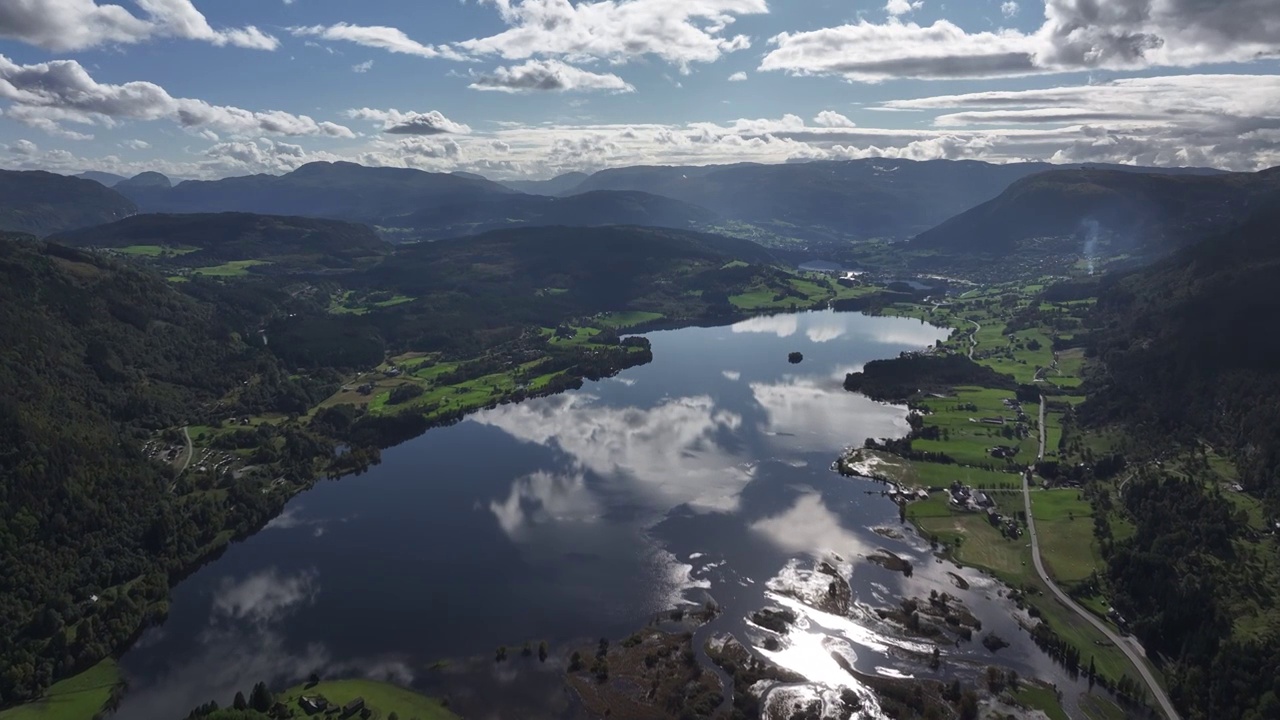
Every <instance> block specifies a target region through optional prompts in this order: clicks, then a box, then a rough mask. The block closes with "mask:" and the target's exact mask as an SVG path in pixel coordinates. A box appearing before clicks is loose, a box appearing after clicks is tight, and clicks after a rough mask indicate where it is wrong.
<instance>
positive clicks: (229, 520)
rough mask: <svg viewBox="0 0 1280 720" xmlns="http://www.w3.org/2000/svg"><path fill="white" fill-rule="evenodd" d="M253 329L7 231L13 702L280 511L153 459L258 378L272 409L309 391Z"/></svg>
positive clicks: (160, 286) (2, 437) (0, 687)
mask: <svg viewBox="0 0 1280 720" xmlns="http://www.w3.org/2000/svg"><path fill="white" fill-rule="evenodd" d="M244 330H245V328H239V327H235V326H233V325H231V324H229V323H228V321H227V319H226V318H225V317H224V314H223V313H221V312H220V311H219V310H218V306H217V304H216V303H214V302H201V301H197V300H195V299H193V298H191V297H189V296H186V295H183V294H181V293H179V292H177V291H175V290H174V289H172V288H171V287H170V286H169V285H168V284H167V283H166V282H165V281H164V280H163V279H162V278H160V277H158V276H155V275H152V274H150V273H147V272H143V271H139V270H136V269H132V268H130V267H127V266H123V265H120V264H118V263H116V262H114V261H111V260H109V259H105V258H103V257H101V256H96V255H92V254H89V253H85V252H83V251H80V250H73V249H69V248H65V247H60V246H57V245H52V244H45V243H40V242H37V241H35V240H33V239H30V238H28V239H25V240H24V239H21V238H14V237H7V238H4V239H0V336H3V337H4V338H5V342H4V344H3V346H2V347H0V384H2V385H3V387H4V388H5V390H6V391H5V394H4V397H2V398H0V665H3V666H4V667H5V668H6V670H5V671H4V672H2V673H0V704H7V703H8V702H11V701H15V700H19V699H22V698H27V697H30V696H31V695H32V694H33V693H34V692H37V691H39V689H40V688H41V687H43V686H45V685H47V684H48V682H49V680H50V679H51V678H52V677H53V676H54V675H55V674H57V675H64V674H66V673H68V672H71V671H73V670H75V669H79V668H82V667H84V666H86V665H88V664H91V663H92V662H95V661H96V660H98V659H100V658H101V657H103V656H104V655H105V654H106V653H107V652H109V651H111V650H112V649H114V648H115V647H117V646H118V645H119V644H120V643H122V642H123V641H124V640H125V639H126V638H128V637H130V636H131V635H132V634H133V633H134V632H136V630H137V629H138V626H139V623H140V622H142V621H143V619H144V618H146V617H148V616H152V615H154V614H156V613H162V612H163V607H164V598H165V597H166V593H167V588H168V585H169V582H170V580H171V578H172V577H173V575H174V574H175V573H178V572H180V571H181V570H182V569H183V568H185V567H187V566H189V565H190V564H191V563H192V562H194V561H195V560H196V559H198V558H199V557H200V556H201V555H203V554H204V553H207V552H208V551H209V550H210V549H212V548H214V547H216V546H217V544H218V543H217V539H218V537H220V536H221V534H222V533H224V532H225V533H228V534H230V533H232V532H236V531H238V530H241V529H249V528H251V527H253V526H255V523H258V522H260V521H262V520H263V519H264V518H265V517H267V516H268V514H269V512H270V511H271V509H272V507H273V504H274V502H275V500H274V499H273V498H271V497H269V496H266V495H263V494H262V493H261V492H259V490H258V488H256V487H254V488H249V487H248V486H246V485H243V484H240V483H233V484H231V485H229V486H225V487H223V488H221V489H220V490H219V491H217V492H214V493H210V492H205V491H201V490H198V489H196V488H188V489H187V491H182V490H179V489H178V488H176V487H175V485H174V478H173V475H172V471H171V470H169V469H167V468H166V467H162V466H161V465H160V464H158V463H155V462H152V461H150V460H148V459H147V457H146V456H145V455H144V454H143V452H142V447H143V444H144V441H145V440H146V439H147V438H149V437H150V436H151V435H152V434H153V433H154V432H155V431H158V430H161V429H163V428H171V427H174V426H181V425H184V424H186V423H187V422H190V421H191V420H192V419H193V418H194V417H196V416H198V415H200V414H202V413H204V412H208V409H209V406H210V404H211V403H213V402H216V401H217V400H218V399H219V398H222V397H223V396H224V395H225V394H226V393H227V392H228V391H229V390H230V389H231V388H233V387H236V386H239V385H240V384H241V383H243V382H244V381H245V380H248V379H249V378H251V377H252V378H256V379H257V385H256V386H255V391H254V393H245V396H244V399H245V402H247V403H250V404H251V405H254V406H256V409H255V411H262V410H265V409H268V408H271V409H279V408H280V407H281V405H280V403H279V402H278V401H279V400H280V399H282V398H286V397H288V396H290V395H297V394H301V395H302V396H303V397H304V398H306V396H307V393H306V391H305V389H303V388H301V387H300V386H298V383H296V382H295V381H294V380H291V379H290V378H289V376H288V374H286V373H282V372H280V364H279V363H278V361H277V360H276V359H275V358H274V357H273V356H272V355H271V354H270V353H269V352H267V351H265V350H263V349H261V347H260V346H258V347H255V346H254V344H252V343H246V342H245V341H244V340H243V339H242V338H244V337H245V336H246V335H245V334H244ZM322 396H323V395H321V397H322ZM307 402H308V401H307V400H305V399H304V401H303V404H302V406H303V407H305V406H306V404H307ZM234 409H235V408H227V409H224V410H223V411H222V412H228V411H233V410H234ZM288 436H289V433H288V432H285V433H284V434H283V435H282V437H288ZM289 445H290V443H289V442H286V444H285V446H286V449H287V448H288V447H289ZM299 450H301V446H300V445H299ZM312 454H313V452H312V451H307V453H306V454H305V456H304V453H300V454H299V456H298V462H299V463H300V464H301V466H302V467H304V468H309V467H310V463H311V462H312ZM222 537H223V541H225V537H226V536H222Z"/></svg>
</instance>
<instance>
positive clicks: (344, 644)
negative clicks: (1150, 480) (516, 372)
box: [116, 312, 1057, 720]
mask: <svg viewBox="0 0 1280 720" xmlns="http://www.w3.org/2000/svg"><path fill="white" fill-rule="evenodd" d="M945 335H946V331H944V330H941V329H938V328H934V327H931V326H928V325H923V324H921V323H920V322H918V321H915V320H907V319H899V318H872V317H866V316H862V315H857V314H837V313H833V312H811V313H803V314H797V315H782V316H773V317H762V318H756V319H753V320H749V321H746V322H742V323H739V324H737V325H734V326H732V327H720V328H689V329H683V330H675V331H666V332H655V333H652V334H650V335H649V337H650V339H651V340H652V342H653V352H654V358H655V359H654V362H653V363H651V364H649V365H647V366H644V367H639V368H634V369H631V370H628V371H626V372H624V373H622V374H621V375H620V376H618V377H616V378H613V379H610V380H606V381H602V382H599V383H591V384H588V385H587V386H585V387H584V388H583V389H581V390H579V391H576V392H570V393H565V394H562V395H558V396H555V397H551V398H543V399H538V400H532V401H529V402H525V403H522V404H519V405H507V406H503V407H500V408H498V409H496V410H491V411H486V412H482V413H478V414H476V415H473V416H471V417H470V418H468V419H467V420H466V421H464V422H462V423H460V424H458V425H456V426H453V427H449V428H443V429H438V430H432V431H430V432H428V433H427V434H426V435H424V436H422V437H420V438H418V439H416V440H413V441H411V442H408V443H405V444H403V445H401V446H399V447H397V448H394V449H391V450H388V451H386V452H384V453H383V462H382V464H381V465H380V466H378V467H376V468H374V469H372V470H371V471H370V472H368V473H367V474H365V475H363V476H360V477H349V478H344V479H342V480H340V481H336V482H322V483H320V484H319V485H317V486H316V487H315V488H314V489H312V490H310V491H309V492H306V493H304V494H302V495H300V496H299V497H297V498H295V499H294V500H293V501H292V502H290V504H289V505H288V507H287V508H286V510H285V512H284V514H283V515H281V516H280V517H279V518H277V519H276V520H275V521H274V522H272V523H271V525H270V526H268V528H267V529H265V530H263V531H262V532H260V533H258V534H257V535H255V536H254V537H252V538H250V539H248V540H247V541H245V542H242V543H238V544H236V545H234V546H232V547H231V548H229V549H228V551H227V552H226V553H225V554H224V555H223V556H222V557H221V558H220V559H218V560H217V561H216V562H214V563H211V564H210V565H208V566H206V567H205V568H203V569H202V570H200V571H199V572H197V573H196V574H194V575H193V576H192V577H190V578H189V579H188V580H186V581H185V582H183V583H182V584H181V585H179V586H178V588H177V589H176V590H175V591H174V595H173V602H172V610H171V614H170V616H169V619H168V621H167V622H166V623H165V624H164V625H163V626H162V627H158V628H153V629H151V630H149V631H148V632H147V633H146V634H145V635H144V636H143V638H142V640H141V641H140V642H139V643H138V645H137V646H136V647H135V648H134V649H132V650H131V651H130V652H129V653H127V654H126V655H125V656H124V658H123V660H122V666H123V668H124V670H125V672H126V674H127V676H128V678H129V683H130V690H129V693H128V695H127V697H126V699H125V702H124V704H123V706H122V707H121V709H120V711H119V712H118V714H117V715H116V717H118V718H122V719H123V720H134V719H140V718H146V719H151V718H180V717H183V716H185V715H186V713H187V711H189V710H190V709H191V708H193V707H195V706H196V705H199V704H200V703H202V702H205V701H207V700H210V699H216V700H218V702H219V703H221V704H223V705H225V704H227V703H229V701H230V699H231V696H232V695H233V694H234V693H235V691H236V690H245V691H247V690H248V689H249V688H250V687H251V686H252V685H253V683H255V682H257V681H260V680H265V681H267V682H268V683H269V684H271V685H272V686H274V687H283V686H286V685H289V684H292V683H295V682H297V681H299V680H300V679H302V678H305V677H306V676H307V674H309V673H310V672H312V671H318V672H320V674H321V675H325V676H338V675H358V676H370V677H376V678H381V679H390V680H393V681H396V682H399V683H403V684H407V685H411V686H414V687H419V688H424V689H430V690H439V689H441V686H442V685H443V686H450V687H448V688H447V689H450V690H451V691H452V692H455V693H456V694H457V697H458V698H460V703H459V704H457V705H456V706H457V707H458V708H459V709H460V710H464V711H469V712H468V714H469V715H471V716H473V717H479V716H482V715H484V716H501V715H504V714H508V713H504V712H502V710H501V709H500V708H502V707H504V705H503V703H504V702H505V703H515V704H516V705H518V706H525V705H528V704H531V703H534V702H538V701H540V700H538V699H537V698H540V697H541V696H540V695H539V693H540V692H543V691H544V690H545V691H546V693H547V696H546V697H545V698H543V699H545V700H546V701H547V703H548V706H556V707H557V708H558V709H557V710H556V711H555V712H554V713H552V714H563V712H567V711H566V710H565V703H566V702H568V701H567V700H565V699H564V698H563V697H555V696H554V691H553V690H546V689H547V688H553V687H554V686H555V684H554V683H546V682H543V683H541V684H539V683H537V682H534V683H531V684H528V683H526V685H522V684H521V683H520V682H518V681H517V680H516V678H515V675H516V674H517V673H516V672H515V671H514V670H510V669H504V668H498V669H495V666H494V664H493V663H492V661H491V660H489V661H487V662H483V661H482V662H477V663H474V667H475V668H478V669H477V670H475V671H474V672H471V673H470V674H468V672H467V671H466V668H467V667H468V666H467V665H466V664H465V663H464V664H461V665H459V664H455V665H454V668H455V669H454V670H453V671H452V672H453V674H452V675H450V674H448V673H445V674H443V675H442V673H440V672H438V671H434V670H432V669H431V666H432V665H433V664H435V663H436V662H437V661H440V660H442V659H446V658H461V657H473V656H486V657H489V658H491V657H492V653H493V651H494V648H496V647H497V646H499V645H507V646H512V647H519V646H520V645H521V644H522V643H524V642H525V641H527V640H532V641H533V642H534V644H535V646H536V643H537V641H538V640H541V639H546V640H547V641H548V642H550V643H551V645H552V648H553V652H563V651H564V648H565V646H566V644H567V643H569V642H570V641H573V640H576V639H581V638H592V637H601V636H605V637H611V638H616V637H622V636H625V635H627V634H629V633H630V632H632V631H633V630H634V629H636V628H637V627H638V626H641V625H643V624H644V623H645V622H646V621H647V620H648V618H649V617H651V616H652V614H653V613H655V612H659V611H661V610H663V609H665V608H669V607H672V606H673V605H676V604H679V603H682V602H689V601H692V602H697V603H701V602H702V601H703V600H705V599H706V597H707V596H708V594H709V595H710V596H711V597H714V598H715V599H716V601H718V602H719V603H721V604H722V606H723V607H724V608H725V613H724V616H723V617H722V618H721V619H720V620H718V621H716V623H715V624H713V628H712V629H715V630H718V631H733V632H735V633H738V635H739V637H742V638H743V639H744V641H746V640H747V638H746V637H744V632H743V631H744V630H746V628H745V627H744V623H743V618H744V617H745V616H746V615H747V614H748V613H750V612H751V611H753V610H756V609H759V608H760V607H761V606H762V605H764V604H769V603H770V601H771V599H770V598H768V597H766V584H768V583H769V582H770V581H771V580H772V581H773V582H774V584H775V586H777V585H778V584H779V583H784V584H785V583H788V582H797V578H796V577H795V575H796V572H795V571H797V570H803V568H804V567H811V565H812V563H811V562H810V561H809V558H812V557H813V556H814V555H815V554H821V553H835V554H838V555H839V556H840V557H841V558H843V559H844V560H845V561H846V563H847V566H848V567H847V570H848V574H849V575H851V584H852V587H853V590H854V594H855V599H856V600H857V601H859V602H861V603H866V604H870V605H875V606H881V605H893V604H896V602H897V599H898V598H899V597H900V596H901V594H902V593H903V592H906V593H908V594H914V595H920V594H923V595H927V594H928V591H929V589H934V588H936V589H939V591H940V592H941V591H943V590H947V591H950V592H952V593H953V594H957V595H960V596H961V597H962V599H964V600H965V602H967V603H968V604H969V606H970V608H971V609H972V610H973V611H974V613H975V614H976V615H978V617H980V618H981V619H982V621H983V623H984V626H985V627H986V628H998V629H999V632H1000V633H1001V634H1002V635H1003V636H1004V637H1005V638H1006V639H1009V640H1014V641H1015V642H1014V646H1013V647H1011V648H1008V649H1006V650H1004V651H1002V653H1001V658H1000V660H1001V662H1002V664H1006V665H1011V666H1014V667H1017V668H1018V669H1019V670H1020V671H1021V672H1023V674H1024V675H1034V674H1039V675H1042V676H1053V674H1054V673H1055V672H1057V671H1056V670H1055V669H1054V668H1053V667H1052V666H1051V665H1050V664H1049V663H1048V661H1047V660H1046V659H1045V658H1044V657H1043V656H1042V655H1041V654H1040V653H1039V652H1038V651H1036V650H1035V649H1034V648H1033V647H1032V646H1031V644H1030V642H1029V641H1027V640H1026V636H1025V633H1019V631H1018V629H1017V628H1016V627H1015V626H1013V623H1012V621H1011V620H1010V617H1009V615H1010V613H1009V609H1008V607H1007V603H1005V601H1003V600H1002V599H1000V598H999V597H997V593H996V590H995V588H994V586H992V584H991V583H990V582H989V581H986V580H984V579H983V578H981V576H978V575H976V574H975V573H971V572H967V571H966V572H964V573H963V574H964V576H965V577H966V578H968V579H969V580H970V581H971V582H972V583H973V587H972V589H971V590H970V591H966V592H960V591H957V590H956V588H955V587H954V586H953V585H952V584H951V582H950V580H949V579H948V577H947V576H946V573H945V571H946V570H951V571H956V569H955V568H954V567H951V566H948V567H946V568H944V567H942V566H941V565H938V564H936V563H934V561H933V560H932V559H931V558H930V557H929V554H928V548H927V546H925V545H924V544H923V543H921V542H920V541H919V540H918V539H915V538H913V537H912V536H911V534H910V533H907V537H906V539H903V540H893V539H889V538H885V537H882V536H881V535H879V534H876V533H875V532H873V531H872V528H874V527H877V526H880V527H898V521H897V511H896V508H895V507H894V506H893V504H892V503H890V502H888V501H887V500H885V499H883V498H882V497H881V496H880V490H881V489H882V488H881V486H879V485H877V484H874V483H871V482H868V481H862V480H856V479H848V478H842V477H839V476H838V475H836V474H835V473H833V472H832V471H831V470H830V464H831V462H832V460H833V459H834V458H835V457H836V455H837V453H838V452H839V451H840V449H842V448H843V447H845V446H847V445H850V444H860V443H861V442H862V440H864V439H865V438H867V437H883V436H890V435H893V436H896V435H901V434H903V433H905V432H906V430H907V425H906V421H905V411H904V410H903V409H902V408H896V407H890V406H885V405H881V404H878V403H874V402H871V401H870V400H868V399H866V398H865V397H862V396H860V395H854V394H851V393H847V392H845V391H844V390H843V389H842V387H841V382H842V381H843V378H844V375H845V374H846V373H847V372H850V371H852V370H854V369H857V368H858V367H860V366H861V365H862V364H863V363H865V362H867V361H870V360H873V359H877V358H885V357H893V356H895V355H897V354H898V353H899V352H901V351H903V350H910V349H919V348H922V347H924V346H926V345H930V344H932V343H933V342H934V341H935V340H937V339H940V338H943V337H945ZM795 350H798V351H800V352H802V353H804V361H803V362H802V363H801V364H799V365H791V364H789V363H788V362H787V354H788V353H789V352H791V351H795ZM882 547H883V548H889V549H891V550H892V551H893V552H895V553H898V554H899V555H902V556H904V557H910V558H912V559H913V560H914V561H915V563H916V566H917V572H916V573H915V574H914V576H913V577H912V578H910V579H905V578H903V577H902V575H900V574H896V573H892V572H889V571H888V570H885V569H883V568H880V567H878V566H875V565H873V564H871V563H868V562H865V561H863V560H861V558H860V556H862V555H865V554H866V553H868V552H872V551H874V550H875V549H876V548H882ZM797 559H798V563H799V564H797ZM806 564H807V565H806ZM841 623H845V624H847V625H848V626H847V627H846V626H845V625H842V624H841ZM828 625H839V627H825V626H828ZM809 626H810V629H811V630H813V631H814V633H815V640H814V642H819V640H821V638H820V637H818V636H822V637H825V638H826V639H827V640H830V639H831V638H832V637H835V638H836V639H837V641H838V642H840V643H844V644H846V645H847V646H848V647H849V648H850V649H851V652H850V654H851V655H855V656H856V657H857V666H858V668H859V670H862V671H865V672H881V673H888V674H893V673H903V674H916V675H919V674H920V668H919V666H918V664H917V665H914V666H908V665H906V664H903V662H902V661H901V660H897V659H895V658H894V656H893V653H890V652H886V651H885V649H884V647H883V646H884V645H885V643H884V642H883V641H882V640H883V638H882V637H881V633H882V631H883V630H884V629H883V628H877V623H876V622H874V620H873V619H872V618H867V619H866V620H865V622H855V621H851V620H843V621H839V622H837V621H833V620H832V619H831V618H821V617H814V618H810V619H809ZM824 627H825V630H824V631H823V632H819V631H820V630H823V628H824ZM798 637H803V636H802V635H798ZM983 652H985V651H984V650H983V649H982V647H981V646H980V645H979V644H978V643H976V642H975V643H970V644H968V645H966V646H965V647H964V648H963V649H958V650H956V651H955V653H956V655H957V658H958V659H960V660H963V659H964V657H965V656H966V655H971V656H973V657H974V658H975V662H977V661H980V660H981V658H980V656H981V654H982V653H983ZM824 656H827V657H826V660H825V661H824V660H823V657H824ZM777 659H778V660H779V661H780V662H783V663H784V664H788V665H789V666H792V667H796V668H798V669H801V670H802V671H804V673H805V674H806V675H807V676H809V677H810V679H812V680H815V681H818V682H821V681H822V679H823V677H821V676H823V675H824V674H825V673H828V672H830V667H829V666H828V665H829V663H830V657H829V653H824V652H821V651H820V648H819V651H817V652H814V653H811V654H810V655H809V656H804V653H803V648H802V647H797V648H796V649H794V650H793V652H792V654H791V655H790V656H787V657H780V658H777ZM535 664H536V663H535ZM508 665H511V664H508ZM552 666H553V663H551V662H548V663H547V666H546V667H545V668H540V669H541V670H543V672H541V673H532V674H534V675H541V676H544V679H545V676H550V675H551V674H552V673H550V672H548V671H547V670H549V668H550V667H552ZM810 666H811V667H810ZM554 667H559V665H558V664H556V665H554ZM503 673H507V675H504V674H503ZM525 674H526V675H529V674H530V673H525ZM468 683H469V684H470V685H471V686H472V687H471V688H470V689H467V688H462V687H459V685H460V684H468ZM479 686H484V689H482V690H476V689H475V688H476V687H479ZM489 686H491V687H489ZM504 693H505V694H506V699H503V698H504ZM468 698H469V699H468ZM468 703H469V704H468ZM507 707H510V705H507ZM495 708H497V709H495ZM548 712H550V711H548ZM522 714H523V715H524V716H527V717H533V716H535V715H536V714H537V713H535V712H533V711H532V710H530V711H529V712H528V713H522ZM508 715H509V714H508Z"/></svg>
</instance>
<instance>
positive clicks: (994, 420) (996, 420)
mask: <svg viewBox="0 0 1280 720" xmlns="http://www.w3.org/2000/svg"><path fill="white" fill-rule="evenodd" d="M978 422H981V423H983V424H985V425H1003V424H1004V418H1003V417H984V418H982V419H981V420H979V421H978Z"/></svg>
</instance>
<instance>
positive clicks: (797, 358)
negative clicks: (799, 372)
mask: <svg viewBox="0 0 1280 720" xmlns="http://www.w3.org/2000/svg"><path fill="white" fill-rule="evenodd" d="M803 361H804V355H803V354H802V353H798V352H793V353H791V354H790V355H788V356H787V362H789V363H791V364H792V365H799V364H800V363H801V362H803Z"/></svg>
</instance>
